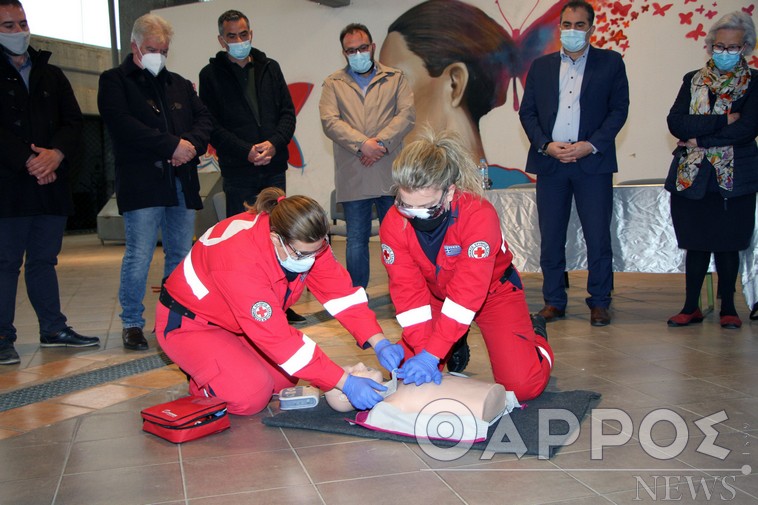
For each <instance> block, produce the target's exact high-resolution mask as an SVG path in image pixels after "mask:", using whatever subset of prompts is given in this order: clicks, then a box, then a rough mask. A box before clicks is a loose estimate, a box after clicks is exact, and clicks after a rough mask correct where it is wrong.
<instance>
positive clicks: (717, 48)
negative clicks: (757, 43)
mask: <svg viewBox="0 0 758 505" xmlns="http://www.w3.org/2000/svg"><path fill="white" fill-rule="evenodd" d="M744 46H745V44H742V45H741V46H738V45H736V44H734V45H731V46H725V45H724V44H713V45H712V46H711V49H713V52H714V53H716V54H721V53H723V52H724V51H726V52H727V53H729V54H739V52H740V51H742V48H743V47H744Z"/></svg>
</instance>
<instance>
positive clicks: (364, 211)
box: [342, 196, 395, 288]
mask: <svg viewBox="0 0 758 505" xmlns="http://www.w3.org/2000/svg"><path fill="white" fill-rule="evenodd" d="M394 202H395V198H394V197H392V196H379V197H376V198H367V199H365V200H354V201H352V202H342V208H343V210H344V211H345V224H346V225H347V244H346V251H345V257H346V260H347V271H348V273H350V277H351V278H352V279H353V286H356V287H357V286H362V287H364V288H365V287H367V286H368V278H369V273H370V267H369V258H368V239H369V238H371V208H372V207H373V206H374V205H376V213H377V215H378V216H379V222H380V223H381V222H382V220H383V219H384V215H385V214H387V211H388V210H390V208H391V207H392V204H393V203H394Z"/></svg>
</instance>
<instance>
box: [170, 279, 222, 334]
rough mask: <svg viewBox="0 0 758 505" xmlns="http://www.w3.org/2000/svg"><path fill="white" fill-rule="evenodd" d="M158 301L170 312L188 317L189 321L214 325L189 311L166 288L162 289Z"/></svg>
mask: <svg viewBox="0 0 758 505" xmlns="http://www.w3.org/2000/svg"><path fill="white" fill-rule="evenodd" d="M158 301H160V302H161V304H163V306H164V307H166V308H167V309H168V310H170V311H171V312H173V313H175V314H179V315H180V316H183V317H186V318H187V319H194V320H195V321H197V322H199V323H205V324H211V325H213V323H212V322H210V321H208V320H205V319H203V318H202V317H200V316H198V315H197V314H195V313H194V312H192V311H191V310H190V309H188V308H187V307H185V306H184V305H182V304H181V303H179V302H177V301H176V300H174V297H173V296H171V293H169V292H168V291H167V290H166V288H165V287H164V288H161V294H160V295H159V296H158ZM214 326H215V325H214Z"/></svg>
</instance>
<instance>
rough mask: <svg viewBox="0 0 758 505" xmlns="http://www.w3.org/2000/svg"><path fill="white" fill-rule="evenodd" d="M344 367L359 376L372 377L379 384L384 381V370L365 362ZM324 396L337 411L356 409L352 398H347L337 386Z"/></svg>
mask: <svg viewBox="0 0 758 505" xmlns="http://www.w3.org/2000/svg"><path fill="white" fill-rule="evenodd" d="M342 368H344V369H345V371H346V372H347V373H349V374H353V375H355V376H358V377H366V378H367V379H371V380H373V381H375V382H378V383H379V384H381V383H382V382H383V381H384V378H383V377H382V372H380V371H379V370H376V369H374V368H369V367H367V366H366V365H364V364H363V363H357V364H355V365H353V366H346V367H342ZM324 398H325V399H326V403H328V404H329V406H330V407H331V408H333V409H334V410H336V411H337V412H350V411H351V410H355V407H353V405H352V404H351V403H350V400H348V399H347V396H345V393H343V392H342V391H340V390H339V389H337V388H334V389H330V390H329V391H327V392H326V393H324Z"/></svg>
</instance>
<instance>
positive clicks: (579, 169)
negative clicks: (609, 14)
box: [519, 0, 629, 326]
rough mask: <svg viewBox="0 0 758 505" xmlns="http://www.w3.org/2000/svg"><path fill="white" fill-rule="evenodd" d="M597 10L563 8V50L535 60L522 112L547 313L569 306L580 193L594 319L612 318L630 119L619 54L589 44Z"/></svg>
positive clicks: (554, 315) (579, 4)
mask: <svg viewBox="0 0 758 505" xmlns="http://www.w3.org/2000/svg"><path fill="white" fill-rule="evenodd" d="M594 19H595V12H594V10H593V9H592V6H591V5H590V4H588V3H587V2H585V1H581V0H577V1H570V2H567V3H566V5H565V6H564V7H563V9H562V11H561V22H560V33H561V45H562V46H563V47H562V49H561V51H559V52H557V53H552V54H548V55H546V56H543V57H541V58H539V59H537V60H535V61H534V63H533V64H532V67H531V69H530V70H529V75H528V76H527V79H526V86H525V89H524V99H523V102H522V104H521V110H520V112H519V117H520V119H521V125H522V126H523V128H524V131H525V132H526V135H527V137H529V142H530V144H531V147H530V149H529V155H528V158H527V162H526V171H527V172H530V173H533V174H536V175H537V209H538V212H539V225H540V234H541V235H542V245H541V250H540V267H541V268H542V274H543V284H542V293H543V297H544V299H545V306H544V307H543V308H542V310H540V311H539V314H540V315H541V316H543V317H544V318H545V319H546V320H547V321H554V320H555V319H558V318H562V317H564V316H565V314H566V303H567V297H566V285H565V281H564V271H565V268H566V230H567V228H568V221H569V216H570V213H571V199H572V197H573V198H574V200H575V201H576V208H577V212H578V214H579V220H580V221H581V223H582V230H583V232H584V240H585V242H586V244H587V261H588V268H589V276H588V279H587V291H588V292H589V294H590V296H589V297H588V298H587V305H588V306H589V307H590V310H591V312H590V323H591V324H592V325H593V326H605V325H607V324H609V323H610V322H611V316H610V312H609V310H608V309H609V306H610V303H611V289H612V287H613V271H612V261H613V251H612V249H611V236H610V235H611V233H610V225H611V212H612V204H613V173H614V172H616V171H618V164H617V162H616V147H615V138H616V135H617V134H618V132H619V130H621V127H622V126H623V125H624V122H625V121H626V116H627V111H628V109H629V84H628V82H627V78H626V70H625V67H624V62H623V60H622V59H621V55H619V54H618V53H616V52H613V51H609V50H603V49H597V48H594V47H592V46H590V44H589V40H590V37H592V34H593V33H594V32H595V27H594V26H593V22H594Z"/></svg>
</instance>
